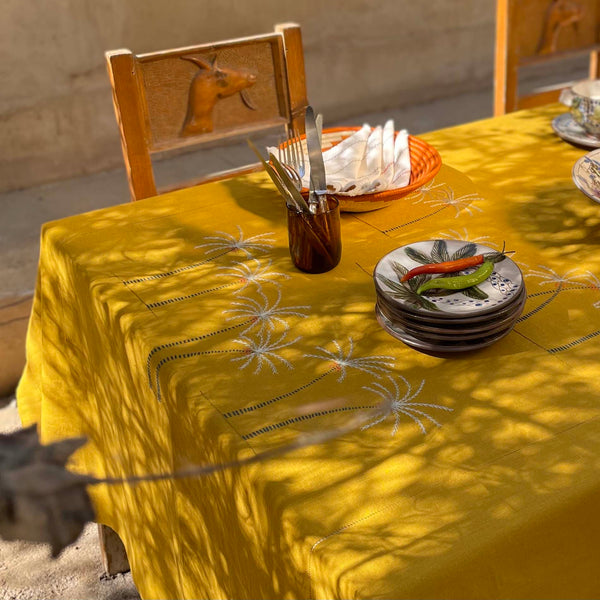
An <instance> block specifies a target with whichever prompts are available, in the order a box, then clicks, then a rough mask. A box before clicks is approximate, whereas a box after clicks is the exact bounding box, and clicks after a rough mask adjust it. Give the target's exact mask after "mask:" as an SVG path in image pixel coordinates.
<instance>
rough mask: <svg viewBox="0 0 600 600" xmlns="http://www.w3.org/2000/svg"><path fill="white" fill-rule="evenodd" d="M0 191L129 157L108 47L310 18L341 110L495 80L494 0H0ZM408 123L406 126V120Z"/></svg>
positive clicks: (305, 26)
mask: <svg viewBox="0 0 600 600" xmlns="http://www.w3.org/2000/svg"><path fill="white" fill-rule="evenodd" d="M0 5H1V6H0V56H2V60H1V61H0V81H1V82H2V85H1V86H0V149H1V150H0V191H6V190H11V189H18V188H23V187H29V186H32V185H35V184H39V183H43V182H46V181H51V180H56V179H62V178H66V177H71V176H76V175H80V174H84V173H89V172H94V171H100V170H104V169H107V168H111V167H116V166H119V165H121V164H122V157H121V154H120V145H119V141H118V131H117V128H116V123H115V119H114V113H113V109H112V100H111V94H110V89H109V84H108V78H107V75H106V70H105V66H104V56H103V53H104V51H105V50H107V49H113V48H120V47H128V48H131V49H132V50H133V51H134V52H148V51H152V50H158V49H163V48H168V47H177V46H184V45H190V44H198V43H203V42H210V41H215V40H220V39H227V38H230V37H237V36H244V35H253V34H258V33H264V32H267V31H270V30H272V26H273V24H275V23H277V22H283V21H295V22H298V23H300V25H301V26H302V30H303V38H304V50H305V57H306V71H307V85H308V92H309V98H310V101H311V103H312V104H313V105H314V106H315V107H316V108H317V109H318V110H319V111H321V112H323V113H324V115H325V120H326V121H327V120H328V119H329V120H331V121H333V120H337V119H340V118H344V117H347V116H350V115H352V114H358V113H364V112H367V111H371V110H373V111H374V110H380V109H385V108H386V107H389V106H400V105H403V104H413V103H417V102H422V101H424V100H428V99H433V98H437V97H441V96H443V95H445V94H453V93H455V92H456V91H458V90H459V89H471V90H472V89H476V88H481V87H483V86H486V85H487V86H489V85H490V83H491V77H492V68H493V64H492V57H493V42H494V6H495V2H494V0H427V1H422V0H2V2H0ZM404 125H407V126H408V127H409V128H410V124H403V126H404Z"/></svg>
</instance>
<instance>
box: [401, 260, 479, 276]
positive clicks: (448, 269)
mask: <svg viewBox="0 0 600 600" xmlns="http://www.w3.org/2000/svg"><path fill="white" fill-rule="evenodd" d="M484 258H485V257H484V255H483V254H477V255H476V256H469V257H467V258H459V259H457V260H447V261H446V262H440V263H430V264H428V265H420V266H418V267H415V268H414V269H411V270H410V271H409V272H408V273H406V275H403V276H402V278H401V279H400V281H408V280H409V279H411V278H412V277H415V276H416V275H422V274H424V273H455V272H456V271H462V270H463V269H467V268H468V267H475V266H477V265H480V264H481V263H482V262H483V260H484Z"/></svg>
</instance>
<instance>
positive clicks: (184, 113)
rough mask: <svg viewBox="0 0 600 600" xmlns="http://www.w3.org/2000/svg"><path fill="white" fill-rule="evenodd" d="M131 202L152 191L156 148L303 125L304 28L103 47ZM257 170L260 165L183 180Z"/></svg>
mask: <svg viewBox="0 0 600 600" xmlns="http://www.w3.org/2000/svg"><path fill="white" fill-rule="evenodd" d="M105 56H106V61H107V66H108V73H109V76H110V81H111V85H112V90H113V100H114V106H115V112H116V116H117V121H118V123H119V128H120V130H121V143H122V147H123V156H124V158H125V167H126V169H127V175H128V179H129V187H130V190H131V197H132V199H133V200H141V199H142V198H148V197H150V196H155V195H156V194H157V193H158V191H157V189H156V184H155V179H154V171H153V167H152V160H151V156H152V155H153V154H155V153H157V152H161V153H162V152H164V151H169V150H175V149H177V148H184V147H186V146H191V145H198V144H202V143H206V142H215V141H216V140H223V139H224V138H231V137H234V136H242V135H243V136H248V135H250V134H255V133H257V132H266V131H268V130H273V129H274V128H276V127H282V126H285V127H287V128H290V127H291V126H292V125H293V126H295V127H296V128H298V129H299V130H300V131H301V132H303V131H304V119H303V116H304V111H305V109H306V106H307V104H308V101H307V98H306V81H305V73H304V54H303V50H302V36H301V32H300V26H299V25H296V24H294V23H285V24H280V25H277V26H276V27H275V31H274V32H273V33H270V34H267V35H259V36H253V37H246V38H240V39H235V40H228V41H223V42H217V43H211V44H203V45H200V46H189V47H185V48H177V49H173V50H165V51H161V52H151V53H148V54H139V55H136V54H133V53H132V52H131V51H130V50H113V51H110V52H106V54H105ZM252 170H258V165H252V166H249V167H244V168H241V169H234V170H230V171H223V172H221V173H218V174H214V175H211V176H208V177H203V178H199V179H197V180H194V181H192V182H186V183H185V184H182V185H180V186H178V187H188V186H190V185H196V184H198V183H203V182H206V181H213V180H216V179H221V178H225V177H228V176H233V175H237V174H240V173H244V172H250V171H252Z"/></svg>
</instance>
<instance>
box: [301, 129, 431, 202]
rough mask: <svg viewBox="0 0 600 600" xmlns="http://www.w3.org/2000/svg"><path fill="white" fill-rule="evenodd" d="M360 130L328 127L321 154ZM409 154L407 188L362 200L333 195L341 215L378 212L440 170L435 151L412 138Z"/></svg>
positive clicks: (419, 140)
mask: <svg viewBox="0 0 600 600" xmlns="http://www.w3.org/2000/svg"><path fill="white" fill-rule="evenodd" d="M360 129H361V128H360V127H330V128H328V129H324V130H323V136H322V146H323V150H329V148H332V147H333V146H335V145H337V144H339V143H340V142H341V141H342V140H343V139H345V138H347V137H350V136H351V135H352V134H353V133H355V132H356V131H359V130H360ZM302 138H304V136H302ZM303 143H304V142H303ZM408 150H409V152H410V167H411V173H410V181H409V183H408V185H407V186H405V187H403V188H397V189H393V190H385V191H382V192H376V193H374V194H364V195H361V196H345V195H343V194H335V197H336V198H337V199H338V201H339V203H340V210H341V211H343V212H366V211H369V210H377V209H379V208H383V207H384V206H388V205H389V204H390V203H391V202H393V201H394V200H398V199H399V198H403V197H404V196H407V195H408V194H411V193H412V192H414V191H416V190H418V189H419V188H420V187H421V186H423V185H425V184H426V183H427V182H428V181H431V180H432V179H433V178H434V177H435V176H436V174H437V172H438V171H439V170H440V167H441V166H442V159H441V157H440V155H439V153H438V151H437V150H436V149H435V148H434V147H433V146H430V145H429V144H428V143H427V142H425V141H423V140H421V139H419V138H418V137H415V136H414V135H409V136H408ZM303 195H305V196H308V190H303Z"/></svg>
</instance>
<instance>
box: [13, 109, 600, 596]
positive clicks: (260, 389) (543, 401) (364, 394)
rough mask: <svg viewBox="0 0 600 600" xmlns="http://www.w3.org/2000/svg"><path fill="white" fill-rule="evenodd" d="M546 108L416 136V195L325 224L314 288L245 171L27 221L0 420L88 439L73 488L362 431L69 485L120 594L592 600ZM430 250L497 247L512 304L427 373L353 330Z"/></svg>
mask: <svg viewBox="0 0 600 600" xmlns="http://www.w3.org/2000/svg"><path fill="white" fill-rule="evenodd" d="M559 111H560V109H559V108H557V107H556V106H551V107H548V108H544V109H537V110H533V111H529V112H518V113H514V114H511V115H508V116H505V117H500V118H495V119H491V120H486V121H481V122H477V123H471V124H467V125H463V126H460V127H455V128H451V129H446V130H442V131H438V132H434V133H431V134H428V135H426V136H423V137H424V138H425V139H426V140H427V141H429V142H430V143H432V144H433V145H434V146H436V147H437V148H438V149H439V151H440V153H441V155H442V159H443V161H444V165H443V167H442V170H441V171H440V173H439V174H438V176H436V178H435V181H434V182H433V183H432V184H431V185H430V186H428V187H427V188H425V189H422V190H421V191H420V192H417V193H415V194H413V195H411V196H410V197H408V198H406V199H405V200H402V201H399V202H397V203H396V204H394V205H393V206H391V207H388V208H385V209H383V210H380V211H375V212H370V213H362V214H345V215H343V219H342V236H343V245H344V248H343V256H342V261H341V263H340V265H339V266H338V267H337V268H336V269H335V270H333V271H331V272H329V273H327V274H323V275H306V274H304V273H301V272H299V271H297V270H295V269H294V268H293V266H292V265H291V261H290V258H289V254H288V248H287V232H286V224H285V209H284V205H283V202H282V200H281V198H280V197H279V196H278V195H277V193H276V192H275V191H274V189H273V187H272V185H271V184H270V182H269V181H268V180H267V179H266V178H265V176H264V175H263V174H255V175H252V176H248V177H244V178H238V179H233V180H229V181H225V182H222V183H216V184H207V185H205V186H201V187H197V188H191V189H187V190H184V191H181V192H177V193H172V194H168V195H164V196H159V197H157V198H153V199H148V200H144V201H141V202H138V203H134V204H125V205H123V206H118V207H114V208H109V209H105V210H100V211H96V212H93V213H88V214H85V215H80V216H75V217H71V218H68V219H63V220H60V221H56V222H53V223H49V224H47V225H46V226H45V227H44V229H43V233H42V245H41V259H40V269H39V279H38V285H37V288H36V296H35V301H34V307H33V315H32V320H31V324H30V329H29V336H28V364H27V369H26V372H25V374H24V377H23V379H22V381H21V384H20V387H19V390H18V404H19V410H20V413H21V416H22V419H23V421H24V423H25V424H29V423H33V422H36V423H38V424H39V428H40V432H41V436H42V439H43V441H45V442H49V441H51V440H54V439H58V438H62V437H67V436H73V435H80V434H84V435H86V436H87V437H88V438H89V443H88V444H87V445H86V446H85V447H84V448H83V449H82V450H80V451H79V452H78V454H77V455H76V461H75V462H74V465H73V468H74V469H76V470H78V471H82V472H91V473H94V474H96V475H104V474H110V475H114V476H119V475H128V474H134V473H135V474H143V473H157V472H164V471H172V470H178V469H182V468H187V467H189V466H190V465H193V464H207V463H217V462H222V461H228V460H233V459H238V458H243V457H248V456H252V455H253V454H254V453H260V452H263V451H268V450H270V449H273V448H277V447H279V446H281V445H284V444H287V443H290V442H291V441H293V440H294V439H297V436H299V435H306V434H310V433H312V432H315V431H323V430H330V429H333V428H336V427H343V426H344V425H345V424H347V423H348V420H349V419H350V418H352V417H356V416H360V415H364V417H365V421H364V425H365V427H364V428H363V429H356V430H354V431H352V432H351V433H347V434H345V435H343V436H341V437H339V438H337V439H335V440H333V441H331V442H328V443H326V444H320V445H317V446H312V447H307V448H303V449H301V450H299V451H297V452H294V453H291V454H287V455H284V456H280V457H277V458H274V459H272V460H270V461H268V462H261V463H257V464H253V465H250V466H247V467H244V468H241V469H239V468H238V469H233V470H227V471H224V472H222V473H218V474H215V475H211V476H208V477H203V478H197V477H196V478H188V479H183V480H177V481H164V482H161V483H145V484H140V485H137V486H110V487H108V486H96V487H95V488H93V489H91V490H90V491H91V493H92V496H93V500H94V503H95V506H96V509H97V513H98V519H99V521H101V522H102V523H105V524H107V525H110V526H111V527H112V528H113V529H115V530H116V531H117V532H118V533H119V535H120V536H121V537H122V539H123V541H124V543H125V546H126V548H127V552H128V555H129V560H130V563H131V565H132V571H133V576H134V579H135V583H136V585H137V587H138V589H139V590H140V593H141V594H142V596H143V597H147V598H156V597H162V598H166V597H169V598H175V597H178V598H183V597H186V598H199V597H211V598H216V597H223V598H225V597H227V598H246V597H247V598H304V597H306V598H334V597H335V598H337V597H340V598H349V597H357V598H363V597H369V598H375V597H377V598H421V597H423V598H424V597H428V598H431V597H444V598H482V597H523V598H550V597H577V598H583V597H597V596H598V590H599V589H600V577H599V575H598V569H597V565H596V561H597V555H598V550H599V547H600V521H599V519H598V518H597V506H598V503H599V501H600V474H599V473H600V471H599V469H598V466H599V462H600V458H599V456H600V422H599V421H598V417H599V416H600V402H599V400H600V394H599V392H600V381H599V378H598V359H599V356H600V353H599V351H598V338H597V336H598V334H599V333H600V289H599V281H600V280H599V277H600V252H599V251H598V244H599V242H600V234H599V231H600V208H599V207H598V205H597V204H595V203H594V202H592V201H591V200H589V199H588V198H586V197H585V196H584V195H583V194H582V193H580V192H579V191H578V190H577V189H576V188H575V186H574V185H573V183H572V180H571V176H570V172H571V168H572V165H573V163H574V162H575V160H576V159H577V158H579V157H580V156H582V155H583V154H584V152H585V151H584V150H581V149H577V148H575V147H573V146H571V145H569V144H568V143H566V142H563V141H562V140H560V139H559V138H558V137H556V136H555V135H554V133H553V132H552V130H551V127H550V121H551V119H552V118H553V117H554V116H556V115H557V114H559ZM400 125H406V126H408V127H410V124H408V123H407V124H400ZM467 175H468V176H467ZM439 237H453V238H461V239H471V240H475V241H477V240H481V241H484V243H485V242H486V241H487V242H488V243H492V244H496V246H501V245H502V243H503V242H506V245H507V247H508V248H510V249H513V250H515V251H516V252H515V254H514V260H515V261H516V262H517V263H518V264H519V266H520V267H521V269H522V271H523V272H524V274H525V281H526V286H527V291H528V299H527V303H526V305H525V309H524V313H523V315H522V317H521V319H520V321H519V322H518V324H517V325H516V327H515V329H514V330H513V331H512V332H511V333H510V334H509V335H508V336H507V337H505V338H503V339H502V340H500V341H499V342H498V343H496V344H494V345H493V346H491V347H489V348H486V349H483V350H481V351H478V352H473V353H469V354H468V355H460V356H456V357H450V358H440V357H434V356H429V355H426V354H422V353H419V352H417V351H415V350H412V349H410V348H408V347H407V346H405V345H404V344H402V343H401V342H399V341H397V340H395V339H394V338H392V337H391V336H390V335H388V334H387V333H386V332H385V331H384V330H383V329H382V328H381V327H380V326H379V325H378V323H377V321H376V319H375V315H374V310H373V309H374V302H375V291H374V286H373V281H372V271H373V268H374V265H375V264H376V263H377V261H378V260H379V258H381V257H382V256H383V255H385V254H386V253H388V252H390V251H391V250H392V249H394V248H396V247H398V246H401V245H404V244H406V243H408V242H411V241H417V240H422V239H433V238H439ZM332 399H333V400H336V399H337V403H336V404H335V405H332V404H327V405H325V404H321V405H318V406H314V405H313V406H311V407H309V408H308V409H306V406H307V405H308V404H310V403H314V402H325V401H331V400H332ZM382 399H383V400H385V402H383V404H380V402H381V401H382ZM373 411H375V413H374V412H373ZM377 411H379V412H377ZM374 414H375V415H377V416H378V417H380V419H379V420H378V421H377V419H376V418H375V417H374ZM375 421H377V423H375ZM367 425H370V426H369V427H366V426H367Z"/></svg>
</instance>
